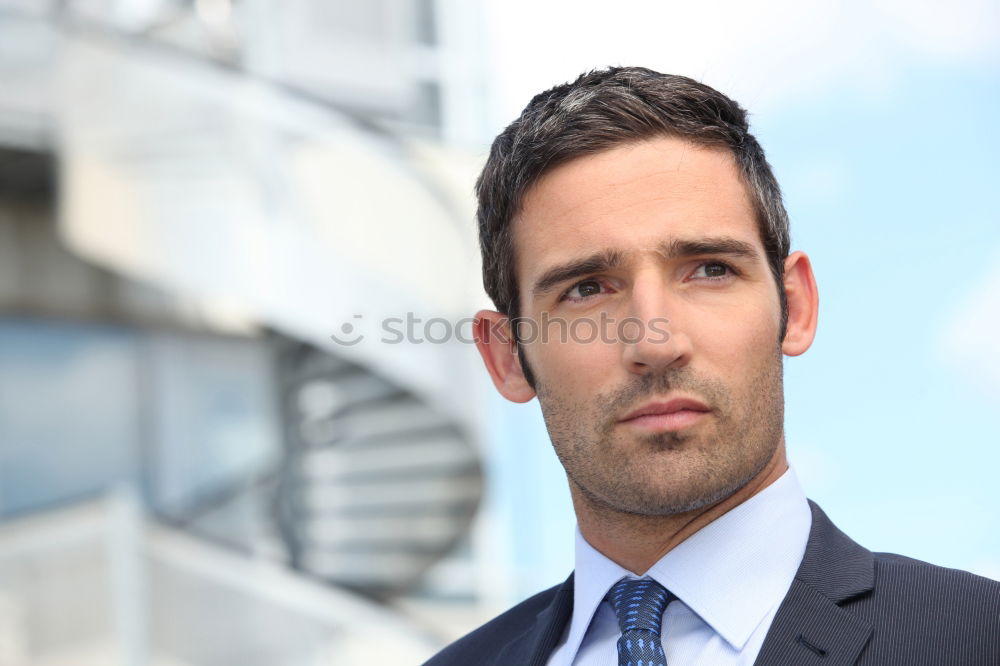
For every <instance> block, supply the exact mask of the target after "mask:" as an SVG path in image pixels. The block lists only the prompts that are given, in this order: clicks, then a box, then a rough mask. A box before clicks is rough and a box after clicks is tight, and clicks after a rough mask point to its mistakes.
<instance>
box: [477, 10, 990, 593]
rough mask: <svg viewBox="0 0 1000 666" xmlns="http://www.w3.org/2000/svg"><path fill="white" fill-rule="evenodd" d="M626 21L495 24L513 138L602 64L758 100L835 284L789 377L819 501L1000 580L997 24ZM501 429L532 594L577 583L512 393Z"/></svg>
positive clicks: (851, 519) (931, 15)
mask: <svg viewBox="0 0 1000 666" xmlns="http://www.w3.org/2000/svg"><path fill="white" fill-rule="evenodd" d="M519 2H520V0H518V1H516V2H514V5H519ZM625 5H627V7H624V9H623V15H616V16H608V13H607V12H606V11H604V12H602V11H600V10H599V9H598V8H596V7H595V8H592V9H591V10H588V7H589V5H587V3H583V4H582V5H580V4H579V3H575V4H574V7H575V8H576V10H575V11H573V12H569V11H568V10H567V6H566V5H565V4H564V3H551V5H549V6H548V7H546V8H545V9H539V10H538V11H536V12H535V13H533V14H531V15H532V16H533V19H534V20H533V21H532V22H530V24H529V23H528V22H525V21H523V20H521V18H523V16H525V15H526V14H521V13H519V12H518V8H517V6H515V7H511V6H510V3H509V2H508V3H504V7H503V8H500V7H499V6H498V7H496V8H494V9H493V10H488V12H487V13H488V18H489V19H490V22H491V25H492V30H493V38H492V46H491V54H492V55H491V57H492V61H493V63H494V65H493V66H494V68H495V70H494V74H495V77H496V88H495V89H496V99H495V103H494V105H493V108H494V109H495V113H496V118H495V119H494V125H495V129H499V128H500V127H501V126H502V125H503V124H506V122H509V121H510V120H511V119H513V117H514V116H516V114H517V113H518V111H519V110H520V108H521V107H522V106H523V105H524V104H525V103H526V102H527V100H528V98H529V97H530V96H531V94H533V93H535V92H538V91H540V90H542V89H544V88H545V87H548V86H551V85H553V84H555V83H558V82H561V81H563V80H566V79H569V78H572V77H573V76H574V75H575V74H577V73H579V72H581V71H583V70H585V69H588V68H590V67H597V66H602V65H606V64H626V63H627V64H644V65H647V66H650V67H653V68H655V69H660V70H661V71H670V72H674V73H680V74H686V75H689V76H692V77H694V78H698V79H701V80H704V81H705V82H706V83H709V84H711V85H715V86H716V87H719V88H720V89H721V90H723V91H724V92H727V93H728V94H731V95H732V96H734V97H735V98H736V99H738V100H739V101H740V102H741V103H743V104H744V106H746V107H747V108H748V109H749V110H750V111H751V121H752V126H753V130H754V132H755V134H756V135H757V137H758V138H759V139H760V141H761V143H762V144H763V146H764V148H765V150H766V151H767V154H768V158H769V160H770V161H771V163H772V165H773V167H774V169H775V172H776V174H777V176H778V179H779V181H780V182H781V184H782V187H783V190H784V193H785V200H786V206H787V208H788V211H789V214H790V217H791V224H792V241H793V243H792V248H793V249H800V250H804V251H805V252H806V253H808V254H809V255H810V257H811V259H812V261H813V267H814V270H815V272H816V275H817V280H818V284H819V290H820V299H821V305H820V317H819V331H818V334H817V337H816V341H815V343H814V345H813V347H812V348H811V349H810V350H809V351H808V352H807V353H806V354H805V355H803V356H800V357H797V358H788V359H786V363H785V368H786V374H785V378H786V379H785V381H786V385H785V388H786V437H787V442H788V447H789V456H790V461H791V463H792V464H793V466H795V467H796V469H797V471H798V474H799V477H800V479H801V481H802V483H803V486H804V487H805V490H806V493H807V495H809V496H810V497H812V498H813V499H815V500H817V501H818V502H820V504H821V505H822V506H823V507H824V509H825V510H826V511H827V513H828V514H829V515H830V516H831V517H832V518H833V519H834V521H835V522H837V523H838V525H840V526H841V528H843V529H844V530H845V531H846V532H848V533H849V534H850V535H851V536H853V537H854V538H855V539H857V540H858V541H859V542H861V543H862V544H864V545H865V546H867V547H869V548H871V549H873V550H889V551H895V552H901V553H904V554H907V555H910V556H913V557H918V558H921V559H926V560H930V561H933V562H935V563H939V564H944V565H948V566H956V567H961V568H967V569H972V570H974V571H977V572H979V573H982V574H985V575H990V576H992V577H995V578H1000V495H998V494H997V491H996V483H995V480H994V479H995V477H996V472H995V470H996V469H997V468H998V467H1000V418H998V417H1000V339H998V335H997V332H996V331H997V326H998V325H1000V213H998V208H997V204H996V192H997V190H998V187H997V186H998V184H1000V163H998V161H997V157H996V156H997V154H998V152H1000V150H998V149H1000V135H998V130H997V128H996V122H997V119H1000V50H998V46H997V45H998V44H1000V20H998V12H1000V10H998V8H997V7H996V6H995V3H983V2H972V1H969V2H959V3H958V4H957V5H954V6H952V7H951V8H949V9H939V8H938V7H936V6H934V5H931V4H929V3H906V4H903V3H898V2H891V1H888V0H885V1H882V2H876V3H867V4H866V5H861V4H856V3H839V4H835V5H832V6H826V5H821V4H820V3H787V2H764V3H757V4H755V5H754V9H753V10H747V9H746V8H745V7H742V8H741V7H740V6H739V5H738V4H737V3H731V4H726V3H723V4H722V5H719V6H716V5H713V8H710V9H709V8H692V7H688V6H681V5H670V4H664V5H660V4H657V3H641V2H637V1H629V2H626V3H625ZM487 6H488V7H491V6H492V5H491V4H490V3H487ZM523 9H524V11H528V8H527V7H524V8H523ZM640 10H641V11H642V12H644V13H645V15H646V19H645V20H643V21H639V22H637V21H636V20H635V18H636V16H637V15H639V13H640ZM730 10H732V11H730ZM491 12H492V13H491ZM712 12H715V14H712ZM519 17H520V18H519ZM598 37H599V38H598ZM493 419H494V424H493V426H494V427H493V429H492V430H491V432H492V433H493V440H492V441H491V442H490V443H489V444H490V445H491V450H492V451H493V458H492V466H493V467H492V469H493V471H494V472H495V473H496V475H497V476H496V481H497V486H496V488H495V491H494V495H493V496H492V501H493V505H494V506H495V507H496V508H497V513H496V514H495V515H496V516H497V518H498V520H499V521H500V523H501V524H502V525H503V529H502V530H501V531H502V532H503V533H504V534H505V535H506V536H505V537H504V539H502V540H501V544H500V547H501V553H500V554H498V558H503V557H504V556H507V555H509V556H510V557H511V558H512V560H513V562H514V563H515V564H514V567H515V571H514V574H515V577H516V579H517V581H518V588H519V589H518V592H516V593H514V595H513V596H518V593H520V594H521V595H522V596H523V594H527V593H529V592H531V591H532V590H536V589H539V588H540V587H541V586H543V585H549V584H553V583H554V582H557V581H558V580H561V579H562V578H563V577H564V576H565V574H566V572H568V571H569V569H570V568H571V567H572V549H571V541H572V528H573V524H574V521H573V516H572V510H571V507H570V506H569V500H568V492H567V491H566V488H565V477H564V476H563V475H562V470H561V468H560V467H559V465H558V462H557V461H556V459H555V456H554V454H553V453H552V451H551V446H550V445H549V444H548V440H547V436H546V435H545V432H544V426H543V424H542V422H541V418H540V413H539V410H538V406H537V403H536V402H532V403H530V404H529V405H524V406H515V405H508V404H504V403H503V401H502V399H500V398H496V400H495V409H494V411H493ZM526 515H527V516H534V520H532V521H531V522H524V521H523V519H522V520H520V521H518V522H514V518H515V517H517V516H521V517H523V516H526Z"/></svg>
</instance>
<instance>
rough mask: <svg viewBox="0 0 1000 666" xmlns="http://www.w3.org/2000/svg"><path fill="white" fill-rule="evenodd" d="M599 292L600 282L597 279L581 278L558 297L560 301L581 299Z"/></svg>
mask: <svg viewBox="0 0 1000 666" xmlns="http://www.w3.org/2000/svg"><path fill="white" fill-rule="evenodd" d="M600 293H601V283H600V282H599V281H597V280H582V281H581V282H577V283H576V284H574V285H573V286H572V287H570V288H569V289H568V290H567V291H566V293H564V294H563V295H562V297H561V298H560V299H559V300H561V301H582V300H585V299H587V298H590V297H591V296H597V295H598V294H600Z"/></svg>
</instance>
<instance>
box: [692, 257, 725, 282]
mask: <svg viewBox="0 0 1000 666" xmlns="http://www.w3.org/2000/svg"><path fill="white" fill-rule="evenodd" d="M735 274H736V270H735V269H734V268H733V267H732V266H730V265H729V264H727V263H725V262H722V261H706V262H705V263H703V264H701V265H700V266H698V268H697V269H696V270H695V272H694V275H693V276H692V277H694V278H701V279H705V280H724V279H726V278H728V277H731V276H732V275H735Z"/></svg>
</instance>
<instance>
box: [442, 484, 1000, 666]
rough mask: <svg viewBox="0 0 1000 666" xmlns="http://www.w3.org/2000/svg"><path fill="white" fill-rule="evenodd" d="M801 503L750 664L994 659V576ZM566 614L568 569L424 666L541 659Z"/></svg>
mask: <svg viewBox="0 0 1000 666" xmlns="http://www.w3.org/2000/svg"><path fill="white" fill-rule="evenodd" d="M809 505H810V507H811V508H812V517H813V521H812V528H811V529H810V531H809V542H808V544H807V546H806V552H805V555H804V556H803V558H802V564H801V565H800V566H799V570H798V572H797V573H796V574H795V579H794V580H793V581H792V586H791V588H789V590H788V594H787V596H785V599H784V601H782V603H781V606H780V607H779V608H778V612H777V614H776V615H775V617H774V622H773V623H772V624H771V629H770V630H769V631H768V632H767V637H766V638H765V639H764V644H763V645H762V646H761V650H760V654H759V655H758V657H757V661H756V662H755V664H757V665H758V666H772V665H787V666H810V665H812V664H815V665H817V666H820V665H822V666H845V665H847V664H873V665H874V664H878V665H882V664H893V665H895V664H900V665H906V666H923V665H926V666H932V665H933V666H1000V583H998V582H996V581H993V580H990V579H988V578H982V577H980V576H975V575H973V574H970V573H968V572H965V571H959V570H957V569H945V568H943V567H937V566H934V565H931V564H927V563H926V562H921V561H919V560H913V559H910V558H908V557H902V556H900V555H892V554H889V553H872V552H870V551H868V550H866V549H864V548H862V547H861V546H859V545H858V544H856V543H855V542H854V541H852V540H851V539H850V538H849V537H848V536H847V535H845V534H844V533H843V532H841V531H840V530H838V529H837V527H836V526H835V525H834V524H833V523H832V522H830V519H829V518H827V517H826V514H825V513H823V511H822V510H821V509H820V508H819V507H818V506H816V504H814V503H813V502H811V501H810V502H809ZM931 538H933V537H931ZM572 614H573V576H572V574H571V575H570V577H569V578H568V579H567V580H566V582H564V583H563V584H562V585H557V586H555V587H553V588H550V589H548V590H545V591H544V592H540V593H539V594H536V595H535V596H533V597H531V598H530V599H528V600H527V601H524V602H522V603H520V604H518V605H517V606H515V607H514V608H512V609H510V610H509V611H507V612H506V613H504V614H503V615H500V616H499V617H497V618H495V619H493V620H491V621H490V622H488V623H486V624H485V625H483V626H482V627H480V628H479V629H476V630H475V631H473V632H472V633H470V634H468V635H467V636H465V637H463V638H461V639H459V640H458V641H456V642H454V643H452V644H451V645H449V646H448V647H446V648H445V649H444V650H442V651H441V652H439V653H438V654H437V655H436V656H434V657H432V658H431V660H430V661H428V662H427V664H426V665H425V666H544V665H545V663H546V660H547V659H548V658H549V655H550V654H551V653H552V650H553V648H554V647H555V645H556V643H558V641H559V639H560V637H561V636H562V634H563V630H564V629H565V627H566V623H567V622H569V619H570V617H571V616H572ZM673 666H684V665H683V664H676V665H673Z"/></svg>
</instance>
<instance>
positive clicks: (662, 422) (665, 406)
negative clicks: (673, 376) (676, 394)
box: [619, 398, 712, 431]
mask: <svg viewBox="0 0 1000 666" xmlns="http://www.w3.org/2000/svg"><path fill="white" fill-rule="evenodd" d="M711 411H712V410H710V409H709V408H708V407H707V406H705V404H704V403H702V402H700V401H698V400H695V399H694V398H673V399H669V400H655V401H651V402H648V403H646V404H644V405H642V406H641V407H639V408H638V409H636V410H633V411H632V412H630V413H629V414H628V415H626V416H625V418H623V419H621V421H619V423H622V424H625V425H629V426H634V427H638V428H643V429H646V430H658V431H672V430H683V429H684V428H688V427H690V426H693V425H694V424H696V423H698V422H699V421H701V420H702V419H703V418H704V417H705V416H706V415H707V414H709V413H711Z"/></svg>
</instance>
